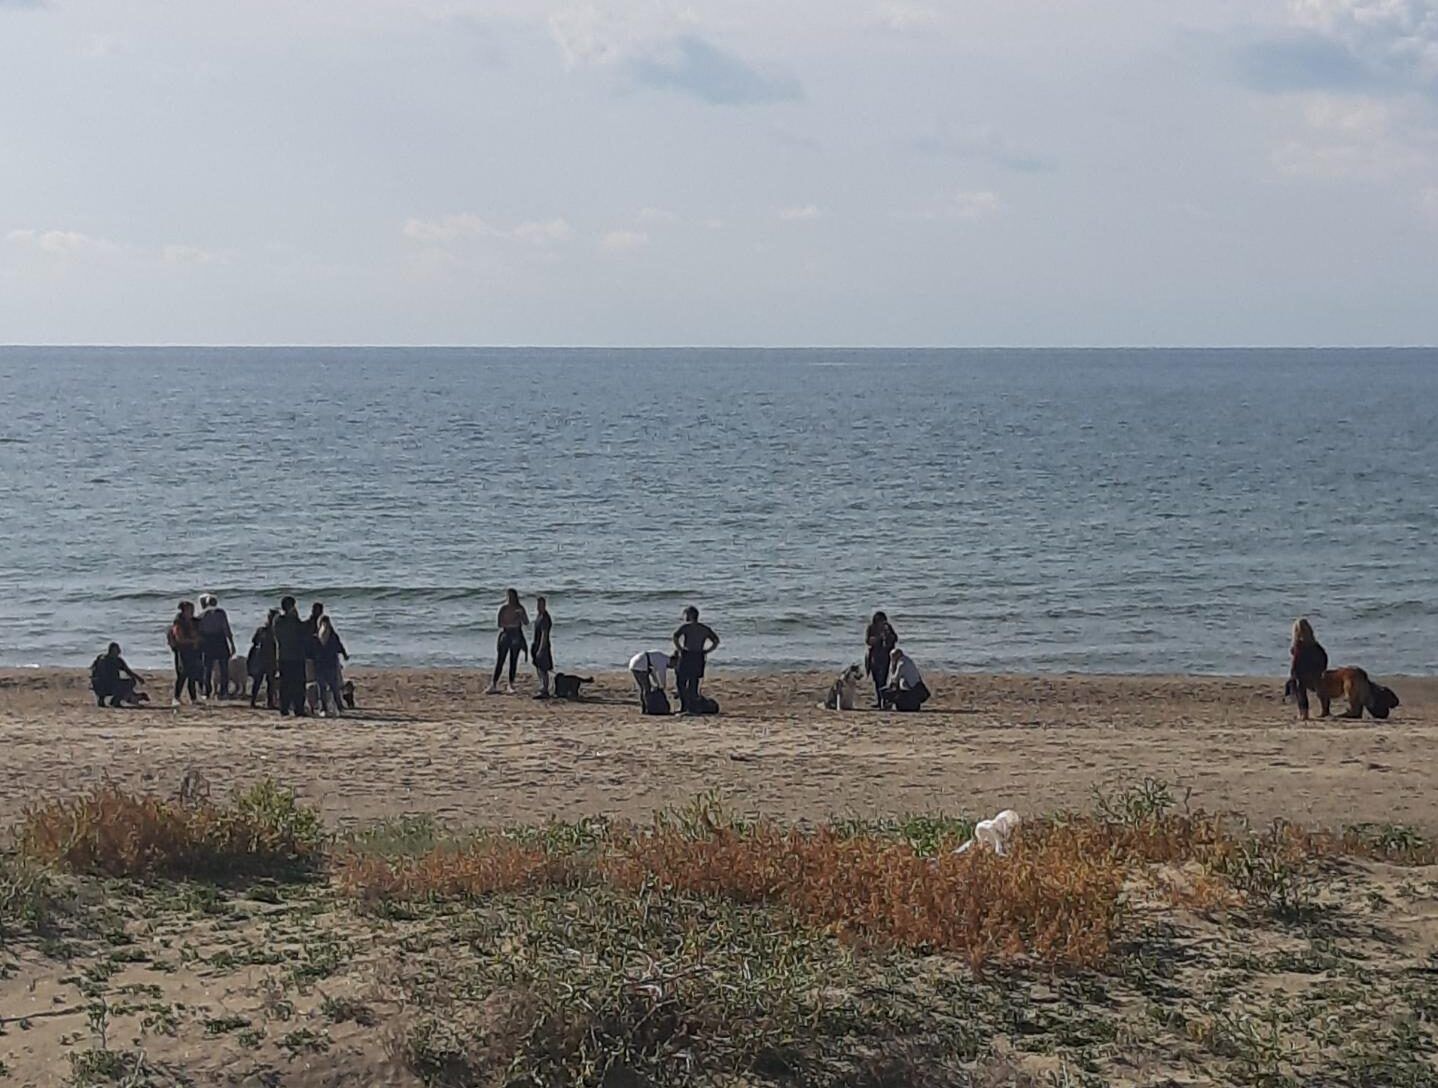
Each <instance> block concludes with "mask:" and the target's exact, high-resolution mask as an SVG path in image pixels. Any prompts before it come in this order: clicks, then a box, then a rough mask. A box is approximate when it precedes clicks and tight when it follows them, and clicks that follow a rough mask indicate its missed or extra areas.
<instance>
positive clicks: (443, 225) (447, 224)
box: [403, 212, 574, 246]
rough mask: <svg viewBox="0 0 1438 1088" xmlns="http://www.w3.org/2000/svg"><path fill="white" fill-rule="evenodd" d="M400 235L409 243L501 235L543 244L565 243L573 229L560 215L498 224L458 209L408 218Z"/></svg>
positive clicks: (515, 239) (508, 238)
mask: <svg viewBox="0 0 1438 1088" xmlns="http://www.w3.org/2000/svg"><path fill="white" fill-rule="evenodd" d="M403 233H404V236H405V237H406V238H408V239H410V241H413V242H426V243H431V244H438V245H447V244H449V243H452V242H458V241H462V240H464V239H468V238H502V239H507V240H509V241H514V242H524V243H528V244H530V245H536V246H545V245H551V244H555V243H560V242H567V241H569V240H570V239H571V238H573V237H574V229H573V228H572V227H571V226H570V225H569V223H568V221H566V220H564V219H562V218H556V219H546V220H532V221H526V222H521V223H516V224H514V225H513V226H509V227H501V226H498V225H496V224H494V223H491V222H490V221H489V220H487V219H485V218H483V217H482V216H478V215H475V214H474V213H473V212H458V213H456V214H454V215H446V216H442V217H441V218H439V219H408V220H406V221H405V224H404V228H403Z"/></svg>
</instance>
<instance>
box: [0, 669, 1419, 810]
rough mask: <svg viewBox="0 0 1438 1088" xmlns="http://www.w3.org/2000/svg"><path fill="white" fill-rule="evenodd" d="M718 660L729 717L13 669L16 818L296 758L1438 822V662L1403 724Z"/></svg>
mask: <svg viewBox="0 0 1438 1088" xmlns="http://www.w3.org/2000/svg"><path fill="white" fill-rule="evenodd" d="M716 672H717V674H716V675H715V676H713V677H712V678H711V679H710V681H709V682H708V685H707V689H706V690H708V691H709V692H710V693H711V694H713V695H715V696H716V697H717V698H718V699H719V700H720V702H721V703H722V705H723V708H724V713H723V714H722V715H721V716H719V717H715V718H702V719H692V718H679V717H675V718H672V719H669V720H661V719H654V718H647V717H643V716H641V715H640V714H639V712H638V710H637V708H636V707H635V706H634V705H633V701H632V697H631V690H630V687H629V685H628V677H627V675H623V674H615V675H607V676H600V677H598V678H597V681H598V682H597V683H596V684H595V685H594V687H593V688H589V689H586V691H587V692H589V693H591V694H590V696H589V698H587V699H586V701H585V702H583V703H579V704H573V703H559V702H550V703H540V702H535V701H533V700H531V699H530V698H528V697H527V695H520V696H492V697H486V696H484V695H481V694H480V692H481V691H482V689H483V684H484V678H483V677H482V676H481V674H480V673H479V672H477V671H443V670H396V671H371V670H363V669H356V670H354V671H353V673H352V674H351V675H352V676H353V678H354V679H355V680H356V682H357V685H358V690H359V700H360V709H359V710H358V711H357V712H356V713H355V715H354V717H352V718H348V719H346V720H343V721H335V720H304V721H283V722H282V720H281V719H280V718H279V717H278V716H276V715H275V714H273V713H269V712H264V711H252V710H250V709H249V708H248V706H247V705H242V704H216V705H211V706H200V707H191V706H189V705H186V706H185V707H183V708H182V709H181V710H180V711H178V712H176V711H173V710H171V709H170V708H169V706H168V702H169V692H168V689H167V684H166V682H167V678H166V676H165V674H163V673H152V674H151V683H150V690H151V692H152V697H153V698H155V699H156V701H157V702H159V703H161V704H164V705H163V707H160V708H156V709H146V710H100V709H98V708H97V707H96V706H95V705H94V702H93V700H92V699H91V698H90V696H89V691H88V687H87V682H86V676H85V674H83V673H82V672H80V671H78V670H69V671H67V670H41V671H34V670H28V671H22V670H12V671H7V672H3V673H0V746H3V750H4V752H5V754H6V755H5V761H6V769H7V772H8V773H7V774H6V775H5V776H4V779H3V781H0V817H3V818H5V819H10V818H13V817H14V816H15V815H16V814H17V813H19V812H20V811H21V810H22V809H23V807H24V806H25V805H26V804H27V803H28V802H31V801H34V800H37V799H40V798H46V797H53V796H56V795H62V794H67V793H74V792H77V791H81V790H84V789H85V788H86V787H88V786H90V785H92V784H93V783H95V782H97V781H99V780H100V779H102V778H104V777H109V778H111V779H113V780H115V781H116V782H119V783H121V784H124V785H126V786H128V787H131V788H134V789H141V790H148V791H153V792H156V793H160V794H164V795H169V794H172V793H173V792H174V791H175V790H176V788H177V787H178V785H179V783H180V780H181V779H182V777H183V776H184V775H185V773H186V772H187V771H189V770H191V769H193V770H195V771H198V772H199V773H200V774H201V775H202V776H203V777H204V778H205V779H206V780H207V781H208V782H209V784H210V786H211V789H212V790H213V791H215V792H217V793H219V792H224V791H227V790H228V789H229V788H230V787H231V786H232V785H234V784H237V783H246V782H250V781H253V780H255V779H257V778H261V777H265V776H270V777H273V778H274V779H276V780H277V781H279V782H281V783H284V784H287V785H291V786H293V787H294V788H295V789H297V790H298V791H299V793H300V794H301V796H302V797H303V798H305V799H306V800H308V801H310V802H312V803H314V804H316V805H317V806H319V808H320V809H321V811H322V812H323V813H324V815H325V817H326V818H327V819H328V820H329V821H332V822H335V823H354V822H363V821H366V820H370V819H374V818H378V817H382V816H389V815H395V814H399V813H411V812H422V813H430V814H433V815H434V816H435V817H437V818H438V819H440V820H442V821H444V822H446V823H452V824H455V825H493V824H504V823H510V822H515V821H534V820H543V819H546V818H548V817H574V816H578V815H582V814H609V815H623V816H629V817H644V816H647V815H648V814H649V813H651V812H652V811H653V810H655V809H657V808H662V807H665V806H670V805H675V804H682V803H684V802H685V801H687V800H689V799H690V798H692V797H694V796H695V795H696V794H699V793H702V792H705V791H710V790H713V791H717V792H718V794H719V795H720V797H721V798H722V799H723V800H724V802H725V803H726V804H727V805H729V806H732V807H733V808H735V809H738V810H741V811H749V810H752V811H762V812H765V813H767V814H769V815H772V816H776V817H781V818H786V819H796V820H805V819H820V818H823V817H826V816H830V815H836V814H839V815H842V814H851V813H852V814H856V815H870V814H889V815H892V814H899V813H910V812H935V811H943V812H948V813H965V814H987V813H991V812H992V811H994V810H996V809H998V808H1002V807H1013V808H1016V809H1018V810H1020V811H1030V812H1039V811H1042V812H1049V811H1053V810H1056V809H1062V808H1065V807H1086V806H1087V804H1088V803H1089V801H1090V799H1091V796H1092V791H1093V790H1094V788H1095V787H1099V788H1103V787H1106V786H1110V785H1113V784H1116V783H1118V782H1121V781H1124V780H1133V779H1139V778H1142V777H1144V776H1153V777H1155V778H1159V779H1162V780H1164V781H1166V782H1168V783H1169V784H1170V785H1171V786H1172V787H1173V789H1174V792H1175V795H1176V796H1177V797H1179V798H1183V797H1184V796H1185V794H1188V796H1189V803H1190V804H1191V805H1193V806H1194V807H1203V808H1206V809H1211V810H1220V811H1231V812H1237V813H1242V814H1244V815H1246V816H1248V817H1251V818H1252V819H1253V820H1255V821H1267V820H1270V819H1272V818H1275V817H1283V818H1286V819H1289V820H1296V821H1304V822H1313V823H1321V824H1331V825H1338V824H1347V823H1354V822H1360V821H1381V822H1389V821H1391V822H1395V823H1405V824H1411V825H1415V826H1417V827H1421V828H1425V829H1429V830H1433V829H1438V794H1435V793H1434V791H1433V790H1432V788H1431V782H1432V768H1433V764H1432V752H1433V751H1434V747H1435V741H1438V680H1433V679H1401V678H1400V679H1392V681H1391V682H1392V685H1393V687H1394V688H1395V689H1396V690H1397V691H1398V693H1399V695H1400V696H1401V697H1402V699H1403V705H1402V706H1401V707H1400V708H1399V709H1398V710H1397V711H1396V712H1395V714H1394V716H1393V717H1392V718H1391V719H1389V720H1388V721H1386V722H1375V721H1372V720H1371V719H1368V718H1367V717H1366V716H1365V718H1364V720H1362V721H1361V722H1359V721H1347V720H1344V719H1341V718H1339V719H1332V720H1328V721H1319V720H1315V721H1312V722H1309V723H1307V724H1303V723H1299V722H1298V721H1296V720H1295V719H1296V715H1295V712H1294V710H1293V708H1292V706H1290V705H1284V704H1282V703H1281V701H1280V695H1281V691H1282V683H1281V681H1279V680H1274V679H1254V678H1243V679H1225V678H1207V677H1204V678H1200V677H1163V678H1134V677H1124V678H1117V677H1094V676H1047V677H1008V676H949V677H939V678H936V680H935V682H934V683H933V685H932V686H933V687H934V689H935V692H936V695H935V699H934V700H933V702H931V703H930V705H929V707H927V708H926V710H925V712H924V713H921V714H917V715H901V714H890V713H880V712H876V711H868V710H865V711H857V712H854V713H849V714H837V713H834V712H831V711H825V710H822V709H820V708H819V706H818V703H819V700H820V697H821V694H822V692H823V690H824V688H825V686H826V682H827V677H824V676H820V675H817V674H776V675H735V674H725V673H724V672H723V671H722V670H717V671H716ZM525 690H526V691H527V689H525Z"/></svg>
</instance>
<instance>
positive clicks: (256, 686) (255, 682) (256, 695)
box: [250, 673, 265, 706]
mask: <svg viewBox="0 0 1438 1088" xmlns="http://www.w3.org/2000/svg"><path fill="white" fill-rule="evenodd" d="M264 678H265V677H264V674H263V673H261V674H260V675H259V676H254V677H251V678H250V706H258V705H259V701H260V681H261V680H263V679H264Z"/></svg>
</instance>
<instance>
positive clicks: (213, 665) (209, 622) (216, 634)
mask: <svg viewBox="0 0 1438 1088" xmlns="http://www.w3.org/2000/svg"><path fill="white" fill-rule="evenodd" d="M199 625H200V652H201V655H202V656H203V658H204V669H205V698H206V699H208V698H210V697H211V696H213V697H214V698H217V699H228V698H229V697H230V658H232V657H234V656H235V636H234V633H233V632H232V631H231V630H230V617H229V616H228V615H226V613H225V610H224V609H223V608H221V607H220V599H219V598H218V597H216V596H215V595H214V594H213V593H202V594H201V595H200V618H199ZM236 694H238V693H236Z"/></svg>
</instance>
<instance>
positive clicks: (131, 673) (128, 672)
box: [117, 657, 145, 684]
mask: <svg viewBox="0 0 1438 1088" xmlns="http://www.w3.org/2000/svg"><path fill="white" fill-rule="evenodd" d="M117 664H118V667H119V673H120V675H121V676H128V677H129V678H130V679H131V680H133V681H135V683H137V684H143V683H144V682H145V679H144V677H142V676H141V675H140V674H139V673H137V672H136V671H135V670H134V669H132V668H130V666H129V665H127V664H126V663H125V659H124V658H123V657H122V658H120V660H119V662H118V663H117Z"/></svg>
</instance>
